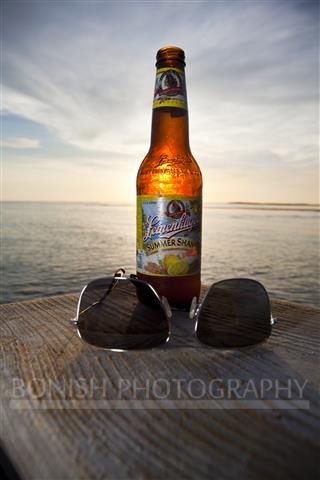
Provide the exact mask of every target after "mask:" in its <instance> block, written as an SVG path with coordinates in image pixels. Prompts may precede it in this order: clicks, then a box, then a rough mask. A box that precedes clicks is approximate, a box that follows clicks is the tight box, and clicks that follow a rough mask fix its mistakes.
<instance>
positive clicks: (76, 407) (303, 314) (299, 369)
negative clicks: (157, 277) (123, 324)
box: [1, 295, 319, 479]
mask: <svg viewBox="0 0 320 480" xmlns="http://www.w3.org/2000/svg"><path fill="white" fill-rule="evenodd" d="M76 301H77V295H64V296H58V297H48V298H44V299H40V300H33V301H28V302H21V303H16V304H7V305H2V306H1V346H2V367H3V368H2V377H3V378H2V399H3V409H2V423H1V425H2V429H1V430H2V432H1V441H2V445H3V447H4V449H5V450H6V452H7V453H8V455H9V457H10V458H11V460H12V462H13V463H14V465H15V466H16V468H17V470H18V471H19V473H20V475H21V477H22V478H23V479H24V478H26V479H39V478H41V479H51V478H55V479H56V478H59V479H62V478H63V479H67V478H68V479H69V478H70V479H71V478H72V479H75V478H77V479H82V478H83V479H84V478H90V479H95V478H97V479H100V478H101V479H102V478H104V479H105V478H112V479H120V478H121V479H125V478H143V479H150V478H157V479H159V478H184V479H185V478H186V479H189V478H190V479H194V478H201V479H202V478H212V477H215V478H259V479H264V478H270V477H271V478H289V477H290V478H291V479H294V478H297V479H298V478H299V479H300V478H301V477H302V476H303V477H304V478H308V479H311V478H316V469H317V466H318V454H319V452H318V411H317V409H318V401H319V396H318V392H317V384H318V380H319V374H318V368H317V367H318V365H319V356H318V345H319V324H318V322H319V312H318V311H317V310H316V309H313V308H310V307H307V306H300V305H296V304H290V303H288V302H283V301H274V302H273V313H274V316H276V317H278V319H279V323H278V325H277V326H276V327H275V329H274V331H273V334H272V336H271V337H270V339H269V340H268V341H267V342H264V343H262V344H259V345H256V346H252V347H245V348H242V349H236V350H231V349H228V350H226V349H213V348H210V347H205V346H201V345H198V344H196V343H195V342H194V341H193V340H192V339H190V337H188V336H187V333H188V331H190V324H189V323H188V321H187V319H186V315H184V314H181V313H180V314H179V313H176V314H175V324H176V325H178V326H180V329H178V327H177V328H176V332H177V331H180V332H181V335H182V336H181V337H175V338H174V339H173V341H172V343H170V342H169V344H167V345H166V346H163V347H159V348H157V349H154V350H149V351H135V352H125V353H117V352H106V351H103V350H99V349H97V348H95V347H91V346H89V345H86V344H84V343H83V342H82V341H81V340H80V339H79V338H78V336H77V335H75V334H74V330H73V328H72V327H71V326H70V325H68V323H67V320H68V319H69V318H72V317H73V316H74V311H75V306H76ZM183 335H186V336H183ZM14 379H16V380H14ZM36 379H37V381H36ZM79 379H83V385H85V386H87V387H88V386H89V385H90V382H91V384H92V385H93V386H95V387H100V388H96V389H93V390H92V391H89V392H87V394H86V395H85V399H84V401H83V402H82V403H81V398H79V390H77V389H76V388H75V389H74V390H72V388H71V387H72V382H74V384H75V385H77V383H76V382H77V381H78V380H79ZM159 379H162V380H163V381H162V383H161V382H159ZM174 379H176V380H180V381H181V382H180V383H181V398H180V399H178V392H177V381H174ZM217 379H221V382H219V386H222V387H223V390H222V392H224V393H225V392H226V391H227V389H228V381H229V380H230V379H231V380H234V381H239V382H240V383H241V385H244V386H246V385H247V384H248V382H249V381H250V380H253V381H254V384H255V385H260V384H261V382H262V381H263V380H266V379H267V380H270V381H271V382H272V385H273V386H274V385H276V382H278V385H279V387H282V388H284V387H288V381H291V382H294V380H296V381H298V382H300V383H299V384H300V385H302V384H303V382H304V381H305V380H307V384H306V386H305V388H304V390H303V397H302V398H303V401H307V402H309V408H300V409H292V406H294V405H295V404H294V402H295V401H296V400H297V399H298V400H299V398H298V393H299V391H298V389H297V388H293V389H292V392H293V394H294V397H295V400H293V403H292V402H290V401H289V400H290V399H288V394H287V393H288V392H285V391H284V390H282V391H280V398H281V399H282V407H283V408H282V409H279V408H274V409H271V408H269V407H270V404H271V403H270V402H272V401H273V400H272V399H274V393H275V392H274V391H272V392H265V395H264V398H260V397H259V402H260V403H259V408H256V409H239V408H238V409H237V408H233V409H226V408H224V409H217V408H215V409H214V408H212V407H213V406H217V405H218V406H221V404H219V403H217V401H216V400H214V399H213V398H212V396H211V395H210V392H209V385H210V382H212V380H214V381H216V382H217ZM194 380H198V384H197V383H196V382H194ZM14 381H16V382H23V384H24V385H25V386H28V387H29V388H30V392H29V394H28V395H24V396H23V397H22V398H20V399H19V398H16V397H14V394H17V393H19V391H18V389H17V388H16V390H15V389H14V384H13V382H14ZM121 381H122V384H121V385H120V384H119V382H121ZM125 381H127V383H124V382H125ZM148 382H149V383H148ZM166 382H167V383H166ZM192 382H193V383H192ZM201 382H203V383H201ZM217 383H218V382H217ZM148 384H149V387H150V385H151V386H153V387H154V386H155V385H156V386H157V389H156V391H153V390H152V388H151V389H150V388H149V390H148V391H149V399H148V398H146V390H137V389H135V388H134V385H135V386H136V387H145V388H146V386H147V385H148ZM168 384H169V386H170V389H171V390H170V392H169V395H167V396H165V394H166V393H167V392H166V385H168ZM50 385H53V387H52V388H51V389H50ZM190 385H193V387H194V388H193V390H188V388H187V387H190ZM202 385H204V388H205V394H204V395H202V396H201V398H199V399H198V400H200V401H205V402H209V403H206V404H202V405H204V406H205V408H203V407H202V408H198V405H199V404H196V403H195V402H197V401H198V400H197V399H195V398H193V396H194V395H195V394H196V395H200V394H202V391H201V388H203V386H202ZM16 386H17V385H16ZM57 386H58V387H59V388H60V389H61V388H62V387H64V388H66V390H65V392H66V393H65V394H63V393H62V394H61V391H60V393H59V391H57V390H56V388H55V387H57ZM124 386H128V388H127V389H126V390H125V389H124V388H123V387H124ZM44 387H45V388H46V391H45V392H44V394H43V395H42V396H41V395H40V394H41V393H42V390H44ZM121 388H122V389H121ZM80 393H81V392H80ZM20 394H22V390H21V391H20ZM36 394H39V398H38V399H36V398H35V397H34V396H35V395H36ZM159 395H162V396H165V400H166V401H167V403H164V400H161V399H160V398H159ZM120 396H121V398H120ZM134 397H136V398H134ZM231 397H232V398H233V402H234V403H233V406H234V407H235V406H237V404H236V403H235V402H236V401H237V398H236V395H235V394H233V396H231ZM253 397H254V395H253ZM253 399H254V398H253ZM12 400H14V402H15V403H14V402H12ZM51 400H55V401H56V402H57V403H56V406H57V405H58V406H59V409H57V408H51V409H48V408H43V409H40V408H39V407H41V405H44V406H45V407H47V406H48V401H51ZM99 400H100V401H101V402H102V403H100V404H99V403H98V401H99ZM119 400H121V401H132V400H140V401H141V402H140V403H137V402H136V403H134V405H133V406H135V407H137V406H138V407H139V408H124V407H126V406H128V404H124V405H123V404H121V403H120V402H119ZM146 400H151V404H150V403H149V404H147V403H146ZM21 401H22V403H20V404H19V403H18V402H21ZM88 401H90V402H91V403H88ZM179 401H180V402H182V401H188V402H189V403H188V404H185V405H186V406H187V407H188V408H187V409H186V408H183V409H179V408H178V407H179V406H180V405H181V403H178V402H179ZM214 401H216V404H213V402H214ZM23 402H24V403H23ZM103 402H104V403H103ZM111 402H114V403H113V404H111ZM170 402H171V403H170ZM19 405H20V407H19ZM88 405H89V406H90V409H88V408H83V407H86V406H88ZM111 405H113V407H114V408H110V406H111ZM121 405H122V406H121ZM131 405H132V404H131ZM150 405H151V406H152V408H143V409H142V408H141V407H143V406H146V407H150ZM117 406H118V408H116V407H117ZM172 406H173V407H175V408H174V409H170V408H169V407H172ZM17 407H19V408H17ZM32 407H36V408H32ZM61 407H64V408H63V409H62V408H61ZM97 407H101V408H97ZM102 407H103V408H102ZM194 407H196V408H194ZM261 407H264V408H267V409H265V410H262V409H261ZM289 408H290V409H289Z"/></svg>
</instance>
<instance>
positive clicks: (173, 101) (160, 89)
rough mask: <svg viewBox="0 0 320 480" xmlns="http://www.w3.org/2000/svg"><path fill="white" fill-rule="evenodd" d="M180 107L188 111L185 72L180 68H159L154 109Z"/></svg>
mask: <svg viewBox="0 0 320 480" xmlns="http://www.w3.org/2000/svg"><path fill="white" fill-rule="evenodd" d="M159 107H178V108H184V109H185V110H188V105H187V89H186V79H185V75H184V71H183V70H180V69H179V68H173V67H170V68H158V70H157V73H156V86H155V89H154V97H153V108H159Z"/></svg>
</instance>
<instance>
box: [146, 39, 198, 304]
mask: <svg viewBox="0 0 320 480" xmlns="http://www.w3.org/2000/svg"><path fill="white" fill-rule="evenodd" d="M156 66H157V72H158V71H159V69H166V68H173V69H175V68H176V69H179V70H180V71H182V72H184V67H185V63H184V52H183V50H181V49H180V48H178V47H164V48H162V49H160V50H159V51H158V53H157V63H156ZM183 74H184V73H183ZM164 103H165V102H164ZM137 195H138V196H139V195H158V196H166V195H177V197H178V198H179V196H187V197H197V198H198V199H200V201H201V198H202V175H201V171H200V168H199V166H198V164H197V162H196V161H195V159H194V157H193V155H192V153H191V150H190V146H189V127H188V110H187V107H186V108H179V107H172V106H160V107H159V108H153V115H152V130H151V145H150V149H149V152H148V153H147V155H146V157H145V158H144V160H143V162H142V164H141V166H140V168H139V171H138V175H137ZM199 217H200V221H201V211H200V212H199ZM137 228H139V225H137ZM200 235H201V225H200ZM200 249H201V247H199V249H198V250H200ZM198 255H199V257H200V255H201V252H200V251H198ZM199 260H200V258H199ZM137 270H138V271H137V274H138V276H139V278H141V279H142V280H145V281H147V282H148V283H150V284H151V285H152V286H153V287H154V288H155V289H156V290H157V292H158V294H159V295H160V297H162V296H165V297H166V298H167V300H168V301H169V303H170V305H171V306H173V307H176V308H189V306H190V303H191V301H192V299H193V297H199V294H200V286H201V280H200V264H199V268H198V271H196V273H194V274H188V275H178V276H174V275H173V276H172V275H159V276H158V275H148V274H146V273H141V272H139V269H137Z"/></svg>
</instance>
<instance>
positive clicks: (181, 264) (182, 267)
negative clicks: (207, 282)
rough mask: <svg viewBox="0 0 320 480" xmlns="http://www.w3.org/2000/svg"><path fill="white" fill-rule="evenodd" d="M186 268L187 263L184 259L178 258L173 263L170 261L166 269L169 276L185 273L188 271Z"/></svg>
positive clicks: (187, 267)
mask: <svg viewBox="0 0 320 480" xmlns="http://www.w3.org/2000/svg"><path fill="white" fill-rule="evenodd" d="M188 270H189V264H188V262H187V261H186V260H178V261H176V262H174V263H171V265H169V267H168V269H167V271H168V274H169V275H171V276H177V275H185V274H186V273H188Z"/></svg>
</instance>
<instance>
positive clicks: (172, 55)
mask: <svg viewBox="0 0 320 480" xmlns="http://www.w3.org/2000/svg"><path fill="white" fill-rule="evenodd" d="M165 60H175V61H178V62H180V63H182V65H183V66H185V64H186V63H185V61H184V60H185V54H184V51H183V50H182V48H179V47H174V46H168V47H162V48H160V50H158V53H157V62H156V66H157V67H158V66H159V65H160V63H162V62H163V61H165Z"/></svg>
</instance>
